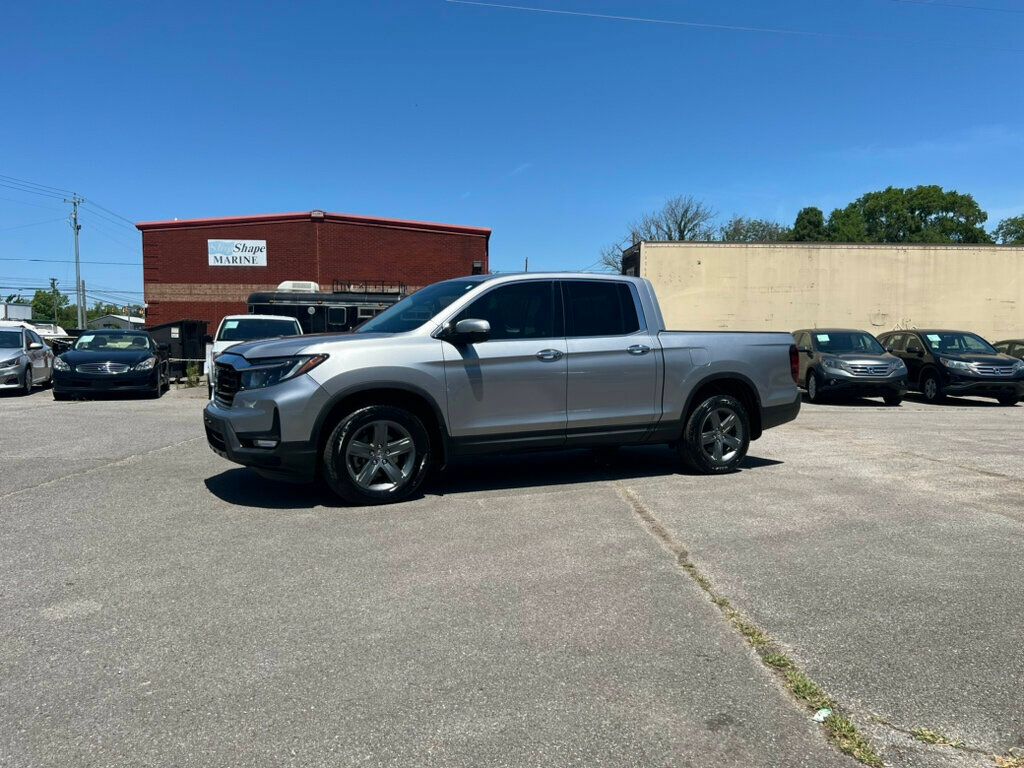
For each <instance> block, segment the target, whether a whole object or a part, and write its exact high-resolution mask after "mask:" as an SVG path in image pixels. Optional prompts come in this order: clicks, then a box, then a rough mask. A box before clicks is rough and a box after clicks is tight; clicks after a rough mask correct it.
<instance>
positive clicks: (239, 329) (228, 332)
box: [217, 317, 301, 341]
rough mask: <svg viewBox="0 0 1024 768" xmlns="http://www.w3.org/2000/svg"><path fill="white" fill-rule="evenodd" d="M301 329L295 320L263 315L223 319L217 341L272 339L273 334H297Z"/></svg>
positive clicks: (299, 333)
mask: <svg viewBox="0 0 1024 768" xmlns="http://www.w3.org/2000/svg"><path fill="white" fill-rule="evenodd" d="M299 335H301V329H300V328H299V324H298V322H296V321H295V320H284V319H282V320H274V319H270V318H265V317H253V318H237V319H234V320H225V321H224V322H223V323H222V324H221V326H220V332H219V333H218V334H217V341H252V340H254V339H272V338H274V337H275V336H299Z"/></svg>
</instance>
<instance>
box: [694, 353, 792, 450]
mask: <svg viewBox="0 0 1024 768" xmlns="http://www.w3.org/2000/svg"><path fill="white" fill-rule="evenodd" d="M808 370H809V369H808ZM712 395H730V396H731V397H735V398H736V399H737V400H739V401H740V403H742V404H743V407H744V408H746V409H747V417H748V418H749V419H750V439H751V440H757V439H758V438H759V437H760V436H761V433H762V426H761V396H760V394H758V391H757V386H756V385H755V384H754V382H753V381H751V380H750V379H749V378H748V377H747V376H745V375H743V374H742V373H733V372H730V373H713V374H711V375H709V376H705V377H704V378H703V379H701V380H700V381H698V382H697V384H696V385H695V386H694V387H693V389H692V390H691V391H690V394H689V395H687V397H686V404H685V405H684V406H683V413H682V418H681V425H682V429H685V428H686V420H687V419H689V418H690V414H691V413H693V409H694V408H696V407H697V405H698V404H700V403H702V402H703V401H704V400H705V399H706V398H708V397H711V396H712Z"/></svg>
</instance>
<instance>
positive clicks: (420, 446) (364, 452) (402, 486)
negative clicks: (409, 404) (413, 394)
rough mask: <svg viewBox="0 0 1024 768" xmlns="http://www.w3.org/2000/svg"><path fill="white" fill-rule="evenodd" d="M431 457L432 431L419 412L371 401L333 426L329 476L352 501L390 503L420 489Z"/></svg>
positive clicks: (326, 463) (333, 487)
mask: <svg viewBox="0 0 1024 768" xmlns="http://www.w3.org/2000/svg"><path fill="white" fill-rule="evenodd" d="M430 459H431V457H430V437H429V435H428V434H427V430H426V428H425V427H424V426H423V422H422V421H420V419H419V418H418V417H417V416H416V415H415V414H413V413H410V412H409V411H406V410H405V409H403V408H395V407H392V406H385V405H371V406H367V407H365V408H360V409H359V410H357V411H354V412H353V413H350V414H349V415H348V416H346V417H345V418H343V419H342V420H341V421H340V422H338V424H337V426H335V427H334V429H333V430H332V431H331V435H330V437H329V438H328V439H327V444H326V445H325V446H324V455H323V462H324V479H325V480H326V481H327V484H328V486H330V488H331V490H332V491H334V493H336V494H337V495H338V496H340V497H341V498H342V499H343V500H344V501H346V502H348V503H349V504H360V505H370V504H390V503H392V502H396V501H403V500H405V499H408V498H409V497H410V496H412V495H413V494H414V493H416V491H418V490H419V488H420V486H421V485H422V484H423V481H424V480H425V479H426V477H427V473H428V471H429V469H430Z"/></svg>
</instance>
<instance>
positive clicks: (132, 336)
mask: <svg viewBox="0 0 1024 768" xmlns="http://www.w3.org/2000/svg"><path fill="white" fill-rule="evenodd" d="M168 365H169V364H168V360H167V352H166V348H165V347H160V346H158V345H157V343H156V342H155V341H153V337H152V336H150V335H149V334H148V333H146V332H145V331H116V330H103V331H88V332H86V333H83V334H82V335H81V336H79V337H78V341H76V342H75V346H73V347H72V348H71V349H70V350H69V351H67V352H65V353H64V354H62V355H60V356H59V357H58V358H57V359H56V360H54V363H53V399H54V400H66V399H67V398H69V397H71V396H74V395H96V394H100V393H126V394H127V393H132V392H134V393H139V394H145V395H149V396H150V397H160V395H162V394H163V393H164V392H166V391H167V389H168V387H169V386H170V370H169V367H168Z"/></svg>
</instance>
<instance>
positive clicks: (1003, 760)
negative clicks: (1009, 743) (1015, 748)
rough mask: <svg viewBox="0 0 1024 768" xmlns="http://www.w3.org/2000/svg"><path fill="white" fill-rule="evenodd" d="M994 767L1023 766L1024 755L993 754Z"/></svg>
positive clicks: (1010, 767) (1021, 767)
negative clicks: (1000, 755) (1001, 755)
mask: <svg viewBox="0 0 1024 768" xmlns="http://www.w3.org/2000/svg"><path fill="white" fill-rule="evenodd" d="M992 760H993V761H995V764H996V768H1024V755H1005V756H1003V757H999V756H993V757H992Z"/></svg>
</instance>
